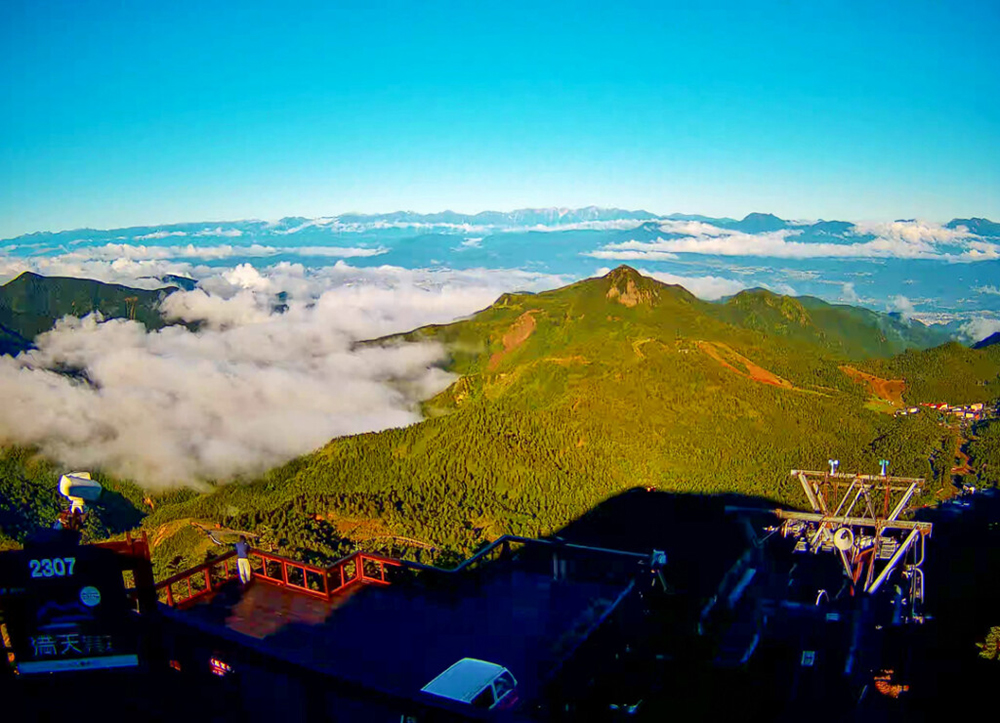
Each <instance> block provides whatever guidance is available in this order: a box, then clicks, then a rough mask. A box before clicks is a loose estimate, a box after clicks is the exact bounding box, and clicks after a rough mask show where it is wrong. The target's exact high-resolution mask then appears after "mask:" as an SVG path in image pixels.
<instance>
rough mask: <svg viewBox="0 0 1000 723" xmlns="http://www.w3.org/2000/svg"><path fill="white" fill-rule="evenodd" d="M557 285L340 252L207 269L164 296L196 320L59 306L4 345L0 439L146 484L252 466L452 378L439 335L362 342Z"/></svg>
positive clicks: (396, 416) (354, 426) (253, 469)
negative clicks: (17, 347)
mask: <svg viewBox="0 0 1000 723" xmlns="http://www.w3.org/2000/svg"><path fill="white" fill-rule="evenodd" d="M560 281H561V280H556V279H552V278H549V277H545V276H541V275H537V274H536V275H530V274H524V273H522V272H507V273H498V272H487V271H482V270H480V271H473V272H464V273H458V272H455V273H434V272H417V271H407V270H404V269H395V268H391V267H380V268H374V269H363V270H362V269H354V268H352V267H350V266H348V265H347V264H344V263H343V262H341V263H339V264H338V265H335V266H334V267H328V268H325V269H317V270H307V269H304V268H303V267H301V266H298V265H295V264H278V265H276V266H275V267H273V268H270V269H264V270H258V269H255V268H253V267H251V266H249V265H245V266H240V267H236V268H234V269H226V270H221V271H220V270H214V271H213V274H212V275H210V276H207V277H205V278H204V279H203V284H204V288H198V289H195V290H194V291H179V292H175V293H174V294H172V295H171V296H169V297H168V298H167V299H166V300H165V302H164V304H163V308H162V312H163V313H164V314H165V315H166V316H167V317H168V318H170V319H175V320H180V321H185V322H197V323H198V327H197V328H198V330H197V331H190V330H189V329H188V328H186V327H184V326H171V327H167V328H164V329H161V330H159V331H155V332H147V330H146V329H145V328H144V327H143V326H142V325H141V324H139V323H137V322H133V321H127V320H120V319H116V320H109V321H104V322H102V321H101V320H100V319H99V318H98V317H97V316H96V315H91V316H88V317H86V318H84V319H82V320H81V319H74V318H70V317H67V318H66V319H63V320H62V321H60V322H59V323H58V324H57V326H56V327H55V328H54V329H53V330H52V331H50V332H47V333H45V334H42V335H40V336H39V337H38V338H37V339H36V344H37V346H38V348H37V349H36V350H33V351H31V352H26V353H24V354H21V355H20V356H18V357H17V358H11V357H9V356H6V357H0V399H3V400H4V403H3V405H0V440H3V441H5V442H13V443H18V444H26V445H37V446H38V447H39V448H40V449H41V450H42V451H43V452H44V453H45V454H46V455H48V456H50V457H52V458H54V459H56V460H58V461H59V462H60V463H62V464H65V465H67V466H69V467H74V468H82V469H94V468H103V469H105V470H107V471H109V472H112V473H115V474H118V475H121V476H125V477H129V478H133V479H135V480H137V481H138V482H140V483H142V484H144V485H148V486H152V487H162V486H167V485H171V484H176V483H190V484H197V482H198V481H199V480H206V479H215V480H226V479H231V478H233V477H235V476H239V475H254V474H258V473H260V472H262V471H264V470H266V469H267V468H269V467H273V466H275V465H277V464H281V463H283V462H285V461H287V460H288V459H290V458H292V457H295V456H297V455H300V454H303V453H306V452H309V451H311V450H313V449H316V448H318V447H320V446H322V445H323V444H325V443H326V442H327V441H329V440H330V439H331V438H333V437H338V436H343V435H349V434H357V433H361V432H369V431H375V430H380V429H386V428H389V427H399V426H404V425H408V424H412V423H414V422H416V421H419V419H420V413H419V402H420V401H421V400H424V399H427V398H428V397H430V396H432V395H434V394H436V393H437V392H439V391H441V390H443V389H444V388H445V387H447V385H448V384H450V383H451V381H452V379H453V378H452V376H451V375H450V374H448V373H446V372H444V371H443V370H442V369H441V366H440V365H441V364H442V362H443V361H444V360H445V359H446V350H445V349H443V348H442V347H441V346H440V345H437V344H431V343H420V344H412V343H411V344H393V345H385V346H369V345H363V346H358V345H357V344H356V342H357V341H358V340H361V339H371V338H375V337H379V336H384V335H387V334H392V333H398V332H401V331H407V330H409V329H412V328H414V327H417V326H420V325H422V324H427V323H435V322H436V323H440V322H447V321H451V320H453V319H454V318H456V317H457V316H460V315H465V314H469V313H472V312H474V311H476V310H478V309H481V308H484V307H486V306H488V305H489V304H490V303H492V302H493V301H494V300H495V298H496V297H497V296H498V295H499V293H500V292H502V291H504V290H510V289H511V288H524V289H532V288H547V287H549V286H550V285H558V283H559V282H560ZM279 293H281V294H282V297H281V299H280V301H281V303H278V302H279V299H278V297H277V294H279ZM66 370H70V371H72V372H73V374H71V375H67V374H63V373H59V372H60V371H66Z"/></svg>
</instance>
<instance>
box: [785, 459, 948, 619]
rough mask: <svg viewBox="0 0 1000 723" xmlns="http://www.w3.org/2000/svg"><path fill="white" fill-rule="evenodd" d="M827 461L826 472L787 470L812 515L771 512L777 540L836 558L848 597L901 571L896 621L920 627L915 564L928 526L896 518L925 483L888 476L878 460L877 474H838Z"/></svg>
mask: <svg viewBox="0 0 1000 723" xmlns="http://www.w3.org/2000/svg"><path fill="white" fill-rule="evenodd" d="M829 462H830V470H829V471H828V472H815V471H809V470H794V469H793V470H792V471H791V475H792V477H795V478H797V479H798V480H799V482H800V483H801V484H802V489H803V491H804V492H805V495H806V498H807V499H808V500H809V504H810V506H811V507H812V512H797V511H792V510H775V514H776V515H777V517H778V518H779V519H781V520H782V524H781V526H780V528H779V529H780V531H781V534H782V537H785V538H789V537H790V538H793V539H794V540H795V551H796V552H800V553H806V554H819V553H821V552H823V553H834V554H837V555H838V556H839V557H840V560H841V563H842V564H843V566H844V573H845V574H846V576H847V578H848V581H849V583H850V588H851V594H852V595H853V594H856V593H858V592H862V593H865V594H868V595H874V594H875V593H877V592H878V591H879V589H880V588H881V587H882V586H883V585H884V584H885V583H886V581H887V580H888V579H889V578H890V576H892V574H893V572H894V571H895V570H897V569H900V568H901V569H902V576H903V578H904V579H906V580H907V581H908V582H909V594H908V595H907V596H905V597H900V598H899V599H898V602H899V604H900V605H899V606H898V607H907V608H908V612H907V613H905V614H904V613H901V615H900V617H901V618H902V619H903V620H905V621H906V622H916V623H920V622H923V615H922V613H921V608H922V605H923V601H924V573H923V570H922V569H921V565H922V564H923V562H924V553H925V549H926V541H927V538H929V537H930V536H931V531H932V529H933V525H932V524H931V523H930V522H918V521H910V520H903V519H900V517H901V515H903V514H904V513H905V512H907V511H908V510H909V505H910V503H911V501H912V500H913V498H914V496H915V495H916V494H917V493H918V492H919V491H920V490H921V488H922V486H923V484H924V482H925V480H924V479H922V478H918V477H892V476H889V475H888V474H886V468H887V467H888V464H889V463H888V462H887V461H886V460H882V461H881V466H882V472H881V474H878V475H867V474H847V473H842V472H838V471H837V467H838V465H839V462H838V461H837V460H830V461H829ZM901 587H902V586H901Z"/></svg>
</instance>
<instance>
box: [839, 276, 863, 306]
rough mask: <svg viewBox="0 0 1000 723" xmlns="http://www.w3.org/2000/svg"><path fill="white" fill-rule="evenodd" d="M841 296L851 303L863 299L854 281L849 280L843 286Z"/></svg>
mask: <svg viewBox="0 0 1000 723" xmlns="http://www.w3.org/2000/svg"><path fill="white" fill-rule="evenodd" d="M840 298H841V299H843V300H844V301H846V302H847V303H849V304H854V303H856V302H858V301H861V297H859V296H858V292H857V291H856V290H855V288H854V282H852V281H848V282H846V283H845V284H844V285H843V286H842V287H841V293H840Z"/></svg>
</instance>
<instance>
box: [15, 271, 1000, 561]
mask: <svg viewBox="0 0 1000 723" xmlns="http://www.w3.org/2000/svg"><path fill="white" fill-rule="evenodd" d="M755 293H756V292H755ZM758 296H759V297H760V298H757V299H754V298H750V299H749V302H747V301H742V302H737V303H736V304H734V305H733V306H735V307H737V310H736V311H735V312H734V311H733V310H732V308H733V307H732V306H730V305H728V304H710V303H707V302H703V301H701V300H699V299H697V298H695V297H694V296H693V295H691V294H690V293H689V292H687V291H686V290H685V289H683V288H681V287H679V286H669V285H665V284H661V283H659V282H657V281H655V280H653V279H650V278H647V277H644V276H642V275H640V274H638V273H637V272H636V271H634V270H632V269H630V268H627V267H621V268H618V269H615V270H614V271H612V272H611V273H609V274H608V275H606V276H604V277H601V278H596V279H587V280H585V281H581V282H578V283H576V284H573V285H571V286H568V287H565V288H562V289H556V290H553V291H548V292H544V293H539V294H506V295H504V296H502V297H501V298H500V299H498V301H497V302H496V303H495V304H493V305H492V306H490V307H489V308H487V309H485V310H483V311H482V312H480V313H478V314H476V315H474V316H473V317H471V318H469V319H465V320H462V321H459V322H456V323H453V324H449V325H444V326H431V327H425V328H422V329H418V330H416V331H414V332H411V333H409V334H406V335H402V336H397V337H391V338H386V339H381V340H377V341H373V342H367V343H370V344H400V343H405V342H406V341H409V340H417V339H434V340H437V341H440V342H442V343H443V344H444V345H445V346H446V348H447V349H449V350H450V354H451V356H450V360H449V362H448V367H449V368H450V369H451V370H452V371H454V372H456V373H457V374H459V375H460V376H459V378H458V379H457V381H456V382H455V383H454V384H453V385H452V386H451V387H449V388H448V389H447V390H445V391H444V392H442V393H441V394H439V395H438V396H436V397H434V398H432V399H430V400H428V401H427V402H426V403H425V413H426V417H427V419H426V420H425V421H423V422H421V423H419V424H416V425H413V426H410V427H407V428H403V429H393V430H387V431H384V432H379V433H371V434H363V435H357V436H353V437H346V438H341V439H335V440H333V441H331V442H330V443H329V444H327V445H326V446H324V447H323V448H322V449H319V450H317V451H316V452H314V453H312V454H309V455H306V456H304V457H301V458H298V459H296V460H293V461H292V462H289V463H288V464H286V465H284V466H282V467H280V468H277V469H274V470H271V471H270V472H269V473H267V474H265V475H263V476H262V477H261V478H259V479H256V480H250V481H238V482H231V483H229V484H225V485H218V486H215V487H213V488H211V491H210V492H208V493H201V494H196V493H194V492H182V493H177V492H174V493H170V494H167V495H160V496H154V497H152V498H151V499H150V500H149V503H144V502H141V501H139V502H135V500H134V499H133V498H134V497H135V495H134V494H133V495H131V496H130V495H126V494H125V492H120V493H119V494H120V495H121V496H122V498H123V499H125V500H126V501H127V500H132V502H131V503H130V504H131V505H132V507H133V508H134V510H135V512H136V514H137V515H139V516H145V519H144V522H143V524H144V525H145V526H146V527H147V529H148V530H149V531H150V532H151V533H152V536H153V539H154V542H155V544H156V546H155V548H154V554H155V555H156V556H157V566H158V571H159V572H160V573H161V574H165V573H166V572H168V571H169V570H170V569H176V568H178V567H182V566H184V565H187V564H190V563H193V562H195V561H197V560H198V559H199V558H200V557H203V556H204V555H205V554H206V551H207V550H211V549H213V548H212V547H211V545H209V544H207V543H206V536H205V535H204V534H203V533H202V532H200V531H198V530H196V529H195V528H193V527H192V526H191V525H190V524H189V522H190V521H192V520H201V521H205V522H208V523H210V524H217V525H220V526H221V527H223V528H225V529H230V530H239V531H245V532H249V533H253V534H257V535H260V539H261V540H262V541H263V542H264V543H270V544H274V545H276V546H278V547H279V548H280V549H282V550H284V551H285V552H288V553H290V554H294V555H300V556H303V557H307V558H313V559H321V558H330V557H335V556H337V555H339V554H341V553H342V552H344V551H346V550H348V549H350V548H352V547H354V546H358V545H360V546H363V547H369V548H377V549H385V550H392V551H394V552H397V553H399V552H401V551H406V552H407V554H426V553H425V552H421V551H420V550H421V547H422V546H429V547H433V548H435V549H437V550H446V551H453V552H455V553H456V554H459V553H467V552H469V551H470V550H472V549H474V548H475V547H477V546H478V545H480V544H482V543H483V542H484V541H486V540H488V539H492V538H494V537H496V536H497V535H500V534H502V533H504V532H513V533H518V534H525V535H544V534H548V533H551V532H553V531H555V530H558V529H560V528H561V527H563V526H564V525H566V524H567V523H568V522H570V521H572V520H574V519H576V518H577V517H579V516H580V515H582V514H583V513H585V512H586V511H587V510H589V509H591V508H593V507H594V506H595V505H596V504H597V503H599V502H600V501H601V500H604V499H606V498H608V497H610V496H613V495H616V494H618V493H620V492H622V491H624V490H627V489H631V488H634V487H655V488H658V489H663V490H671V491H679V492H690V493H722V492H735V493H742V494H747V495H752V496H755V497H758V498H766V499H769V500H772V501H774V502H775V503H784V504H789V505H794V506H802V505H803V504H804V502H805V501H804V500H803V499H801V490H800V489H799V487H798V484H797V483H795V482H793V481H792V480H791V479H790V478H789V474H788V472H789V470H790V469H793V468H807V469H810V468H811V469H816V468H822V467H823V466H824V465H825V463H826V460H827V459H830V458H837V459H840V460H841V469H842V470H864V471H871V470H875V469H877V461H878V460H879V459H883V458H884V459H889V460H891V462H892V470H893V472H894V473H897V474H903V475H914V476H921V477H927V478H929V479H931V485H930V486H929V489H928V493H927V496H926V501H929V500H932V499H933V498H934V497H935V496H936V495H939V494H947V493H948V489H949V488H950V484H951V477H950V474H949V470H950V467H951V463H952V462H953V461H954V453H955V437H954V432H953V431H952V430H949V429H947V428H944V427H941V426H939V425H938V424H937V423H936V420H934V419H932V418H931V417H930V416H929V415H912V416H903V417H893V416H892V415H891V414H884V413H878V412H876V411H873V410H872V408H870V405H869V388H868V387H867V386H865V385H864V384H859V383H857V382H856V381H854V379H853V378H852V377H850V376H848V375H847V374H846V373H845V372H844V371H843V370H842V369H841V367H842V366H845V363H847V361H848V360H847V357H846V356H845V354H843V353H841V352H840V351H838V349H842V348H843V347H842V346H839V345H840V344H841V342H840V341H837V339H836V334H834V333H833V332H831V331H830V329H831V328H834V327H836V328H837V329H839V331H838V332H837V334H840V336H841V337H842V338H846V339H847V340H848V342H845V343H849V344H856V345H858V346H857V347H856V348H861V347H865V348H868V349H871V347H870V346H866V345H868V344H869V343H870V342H871V340H872V339H877V334H878V333H879V332H878V329H873V328H872V327H870V326H868V325H865V324H864V323H863V321H864V319H863V318H862V320H861V322H859V325H857V326H853V327H852V326H851V325H850V324H847V323H846V322H844V323H843V324H841V323H840V322H838V323H837V324H831V323H830V322H829V320H828V319H827V320H821V321H819V322H817V321H816V319H815V317H814V316H813V309H811V308H808V305H807V304H803V303H802V302H801V301H799V300H795V299H790V300H789V299H787V298H786V297H773V298H772V297H770V296H763V295H759V294H758ZM761 298H762V299H763V302H761ZM727 307H728V308H727ZM748 307H749V308H750V310H751V311H752V313H748V312H747V308H748ZM823 313H826V314H828V315H829V318H833V319H838V318H839V317H837V316H836V315H837V314H838V313H839V312H838V311H837V308H836V307H831V309H830V310H823ZM847 313H848V314H850V313H852V312H850V311H848V312H847ZM781 319H785V321H780V320H781ZM838 324H839V326H838ZM782 325H784V326H783V327H782ZM831 339H832V340H833V341H832V342H831ZM858 339H860V341H858ZM956 346H957V345H956ZM959 349H963V348H961V347H959ZM964 354H968V355H969V356H968V359H969V360H973V361H969V362H968V363H966V362H965V361H962V359H964V358H965V357H963V356H962V355H964ZM919 355H926V356H927V358H930V359H934V360H937V361H935V362H934V363H933V364H922V363H920V362H911V360H913V359H917V358H923V357H920V356H919ZM995 355H996V352H990V351H989V350H983V351H976V350H968V349H964V350H963V351H961V352H958V351H956V350H955V349H954V348H953V347H952V346H951V345H949V346H945V347H941V348H940V349H933V350H929V351H926V352H907V353H906V354H903V355H901V356H899V357H896V358H894V359H891V360H876V361H872V362H867V363H865V362H862V363H855V366H857V367H861V368H864V369H866V370H869V372H870V373H872V374H874V373H879V374H880V375H881V376H886V378H898V377H896V376H892V375H895V374H897V373H898V374H899V375H901V376H902V377H903V378H904V380H905V381H904V382H903V384H904V385H909V384H910V379H911V378H912V380H913V381H912V384H913V389H912V390H910V388H909V387H907V390H908V391H907V399H908V400H909V399H913V398H916V397H917V396H920V395H921V394H924V393H925V392H926V390H927V389H933V385H934V384H944V383H949V382H946V381H942V380H948V379H950V378H951V375H952V372H953V369H952V368H951V366H950V365H951V364H952V363H955V364H960V365H961V364H965V366H963V367H962V368H963V369H965V370H966V371H963V372H962V375H964V376H962V378H963V379H965V378H966V377H967V378H968V380H969V384H971V385H973V386H975V389H976V390H978V393H979V394H980V396H985V395H989V394H995V390H994V381H992V380H995V378H996V374H997V371H998V365H997V359H996V358H995ZM911 367H916V371H913V370H911ZM977 375H978V376H977ZM977 384H978V386H976V385H977ZM18 459H20V460H21V461H20V462H18V464H19V465H20V467H19V468H18V469H26V468H27V466H28V464H29V462H30V460H31V459H32V458H31V457H30V455H29V456H27V457H19V458H18ZM25 460H28V461H25ZM932 462H933V464H932ZM31 463H32V464H35V462H31ZM48 474H49V477H50V478H51V472H50V473H48ZM48 483H49V484H51V483H52V480H51V479H50V480H49V482H48ZM121 489H133V488H131V487H128V486H123V487H121ZM47 514H48V513H47ZM119 516H120V515H119ZM115 518H116V516H115V515H111V514H109V516H108V518H107V519H106V520H105V519H104V518H103V517H102V518H101V519H102V522H101V524H103V525H104V526H105V527H108V528H109V529H118V528H116V527H115V524H116V522H115ZM7 519H8V520H12V519H15V518H14V516H12V515H8V517H7ZM15 521H17V520H16V519H15ZM9 524H11V523H10V522H4V521H2V520H0V525H4V526H5V527H6V526H7V525H9ZM19 524H20V523H19V522H18V525H19ZM8 529H9V528H8ZM19 530H20V527H19V526H18V527H17V530H16V531H19ZM12 532H14V531H13V530H12V531H11V532H8V533H7V534H8V535H9V536H12V537H20V534H12ZM400 548H408V550H401V549H400ZM214 549H221V548H214Z"/></svg>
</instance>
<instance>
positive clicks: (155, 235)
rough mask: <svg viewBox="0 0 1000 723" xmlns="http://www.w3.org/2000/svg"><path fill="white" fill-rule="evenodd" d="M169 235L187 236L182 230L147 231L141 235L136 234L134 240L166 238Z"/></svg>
mask: <svg viewBox="0 0 1000 723" xmlns="http://www.w3.org/2000/svg"><path fill="white" fill-rule="evenodd" d="M170 236H187V234H186V233H185V232H184V231H154V232H153V233H147V234H145V235H143V236H136V237H135V238H136V240H139V241H147V240H153V239H158V238H168V237H170Z"/></svg>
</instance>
